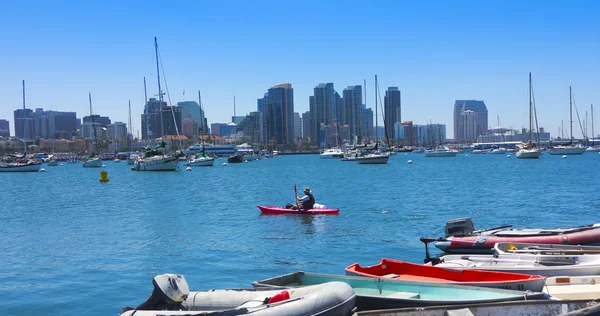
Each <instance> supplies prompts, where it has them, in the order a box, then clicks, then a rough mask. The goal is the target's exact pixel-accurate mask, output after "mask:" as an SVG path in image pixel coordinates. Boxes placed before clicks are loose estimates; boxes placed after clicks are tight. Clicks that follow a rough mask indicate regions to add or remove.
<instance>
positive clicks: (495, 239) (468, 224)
mask: <svg viewBox="0 0 600 316" xmlns="http://www.w3.org/2000/svg"><path fill="white" fill-rule="evenodd" d="M445 230H446V237H445V238H442V239H441V240H434V241H436V243H435V246H436V247H437V248H439V249H440V250H442V251H444V252H447V253H461V254H464V253H483V254H491V253H493V252H494V246H495V245H496V243H499V242H510V243H533V244H564V245H594V244H600V224H590V225H584V226H577V227H567V228H552V229H540V228H527V229H515V228H512V225H503V226H499V227H494V228H489V229H484V230H475V227H474V224H473V220H472V219H470V218H459V219H455V220H451V221H448V222H446V228H445Z"/></svg>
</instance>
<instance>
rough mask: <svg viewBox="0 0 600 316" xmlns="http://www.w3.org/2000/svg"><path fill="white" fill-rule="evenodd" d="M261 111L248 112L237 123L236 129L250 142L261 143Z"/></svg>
mask: <svg viewBox="0 0 600 316" xmlns="http://www.w3.org/2000/svg"><path fill="white" fill-rule="evenodd" d="M262 126H263V125H262V113H261V112H258V111H256V112H250V114H248V115H246V116H245V117H244V119H243V120H242V121H241V122H240V124H238V125H237V129H236V131H237V132H238V133H239V134H242V135H243V136H244V137H245V139H246V141H249V142H252V143H263V139H262Z"/></svg>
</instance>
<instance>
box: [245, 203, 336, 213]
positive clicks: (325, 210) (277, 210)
mask: <svg viewBox="0 0 600 316" xmlns="http://www.w3.org/2000/svg"><path fill="white" fill-rule="evenodd" d="M256 206H257V207H258V209H259V210H260V211H261V212H262V213H264V214H304V215H320V214H330V215H333V214H338V213H339V212H340V210H339V209H337V208H336V209H331V208H314V209H310V210H303V209H299V210H292V209H289V208H284V207H279V206H263V205H256Z"/></svg>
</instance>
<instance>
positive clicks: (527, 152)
mask: <svg viewBox="0 0 600 316" xmlns="http://www.w3.org/2000/svg"><path fill="white" fill-rule="evenodd" d="M532 95H533V84H532V83H531V72H530V73H529V141H528V142H527V143H523V144H519V145H517V152H516V154H515V155H516V156H517V158H521V159H525V158H528V159H531V158H533V159H535V158H540V155H541V154H542V150H541V149H540V148H539V147H537V146H536V144H535V143H533V111H534V105H533V101H532V97H533V96H532ZM536 125H537V123H536ZM538 136H539V133H538Z"/></svg>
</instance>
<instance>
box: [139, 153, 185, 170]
mask: <svg viewBox="0 0 600 316" xmlns="http://www.w3.org/2000/svg"><path fill="white" fill-rule="evenodd" d="M178 165H179V160H178V159H177V157H174V156H171V155H152V156H150V157H144V158H138V160H137V161H136V162H135V164H134V165H133V167H132V168H131V170H134V171H175V170H177V167H178Z"/></svg>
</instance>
